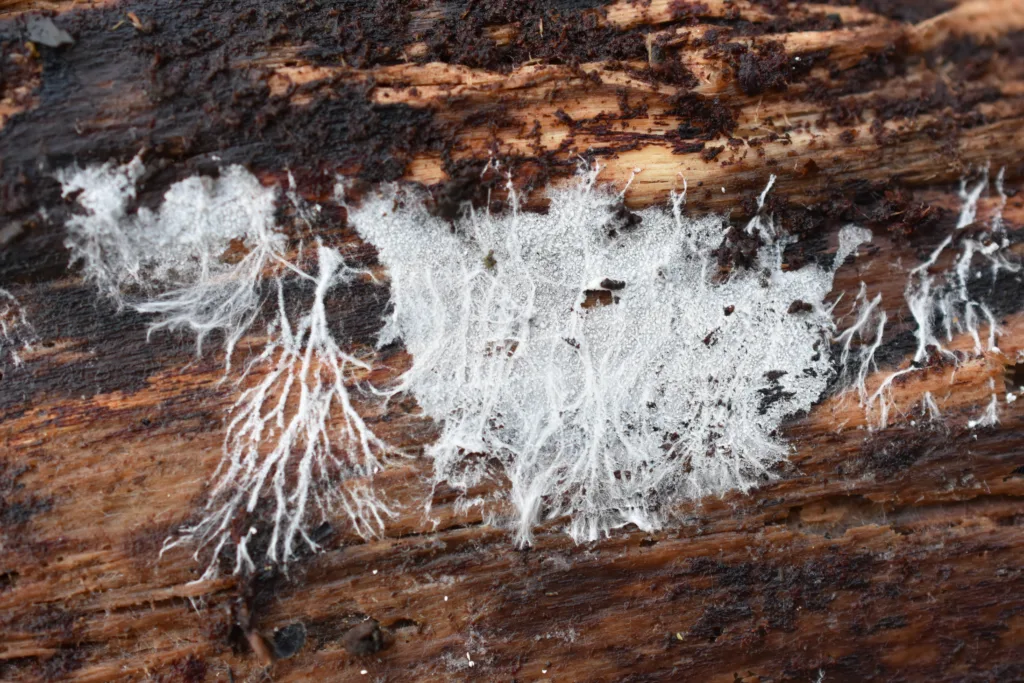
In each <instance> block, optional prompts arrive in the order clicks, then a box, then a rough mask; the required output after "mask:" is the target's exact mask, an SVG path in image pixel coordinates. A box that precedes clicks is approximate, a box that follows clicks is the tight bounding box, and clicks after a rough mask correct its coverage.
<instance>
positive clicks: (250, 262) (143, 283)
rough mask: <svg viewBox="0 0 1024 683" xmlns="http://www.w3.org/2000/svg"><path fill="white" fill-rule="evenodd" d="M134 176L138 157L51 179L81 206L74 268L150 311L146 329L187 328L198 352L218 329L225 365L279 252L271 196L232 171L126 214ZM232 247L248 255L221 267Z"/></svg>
mask: <svg viewBox="0 0 1024 683" xmlns="http://www.w3.org/2000/svg"><path fill="white" fill-rule="evenodd" d="M142 171H143V166H142V162H141V161H140V160H139V159H138V158H136V159H135V160H133V161H132V162H131V163H129V164H126V165H124V166H114V165H112V164H106V165H104V166H98V167H90V168H86V169H68V170H65V171H62V172H61V173H59V174H58V176H57V178H58V180H59V181H60V182H61V185H62V187H63V191H64V195H65V196H68V195H70V194H72V193H74V192H78V193H79V194H78V195H77V201H78V203H79V204H80V205H81V206H82V207H83V208H84V209H85V210H86V213H85V214H84V215H79V216H75V217H73V218H71V219H70V220H69V221H68V222H67V231H68V237H67V241H66V244H67V246H68V248H69V249H70V251H71V256H72V262H77V261H80V262H81V263H82V269H83V273H84V275H85V276H86V278H88V279H89V280H91V281H92V282H94V283H95V284H96V285H97V286H98V287H99V288H100V290H101V291H103V292H104V293H105V294H107V295H108V296H110V297H111V298H112V299H113V300H114V301H116V302H117V303H118V305H119V306H125V305H127V306H130V307H132V308H135V309H136V310H138V311H140V312H143V313H153V314H156V319H155V321H154V322H153V323H152V325H151V329H157V328H160V327H169V328H186V329H191V330H193V331H194V332H195V333H196V335H197V342H198V344H197V346H198V348H199V349H200V350H201V346H202V342H203V339H204V338H205V336H206V335H207V334H209V333H210V332H213V331H222V332H224V334H225V337H226V340H225V346H226V347H227V350H228V358H229V359H230V356H231V353H230V352H231V350H232V349H233V348H234V345H235V343H236V342H237V341H238V339H239V338H240V337H241V336H242V334H244V333H245V332H246V330H248V329H249V327H250V326H251V325H252V323H253V320H254V318H253V316H255V315H256V313H257V312H258V309H259V303H260V293H259V282H260V277H261V274H262V273H263V271H264V269H265V268H266V267H267V266H268V265H269V264H270V263H271V262H273V261H274V260H275V259H280V258H281V252H282V250H283V249H284V245H285V240H284V236H283V235H281V234H280V233H279V232H277V231H276V230H275V229H274V205H275V199H276V197H277V195H278V190H277V188H273V187H271V188H267V187H263V186H262V185H261V184H260V182H259V180H257V178H256V177H255V176H253V175H252V174H251V173H249V172H248V171H246V170H245V169H244V168H242V167H240V166H231V167H228V168H226V169H224V170H223V171H222V173H221V175H220V177H219V178H216V179H212V178H205V177H192V178H188V179H186V180H182V181H180V182H178V183H175V184H174V185H172V186H171V187H170V189H169V190H168V191H167V193H166V194H165V195H164V198H163V203H162V205H161V206H160V209H159V211H157V212H153V211H151V210H149V209H147V208H145V207H140V208H139V209H138V211H136V212H135V213H134V214H129V213H128V209H129V205H130V202H131V201H132V200H133V199H134V197H135V192H136V189H135V183H136V181H137V180H138V178H139V177H140V176H141V174H142ZM233 241H241V242H242V243H243V244H244V247H245V249H246V254H245V256H244V258H241V260H239V261H238V262H237V263H228V262H225V260H223V259H222V255H224V254H225V252H226V251H227V250H228V248H229V247H230V246H231V245H232V242H233Z"/></svg>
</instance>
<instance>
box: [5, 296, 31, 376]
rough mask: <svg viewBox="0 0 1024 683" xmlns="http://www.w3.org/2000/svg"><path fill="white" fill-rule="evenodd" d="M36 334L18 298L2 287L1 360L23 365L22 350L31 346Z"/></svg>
mask: <svg viewBox="0 0 1024 683" xmlns="http://www.w3.org/2000/svg"><path fill="white" fill-rule="evenodd" d="M34 338H35V334H34V332H33V330H32V325H30V324H29V322H28V318H27V317H26V316H25V309H24V308H22V306H21V303H19V302H18V299H17V298H16V297H15V296H14V295H13V294H11V293H10V292H9V291H7V290H6V289H3V288H2V287H0V362H5V361H6V360H7V359H8V358H9V359H10V361H11V362H12V363H13V364H14V365H21V362H22V361H21V354H20V353H19V352H20V351H26V350H28V349H30V348H31V346H32V340H33V339H34Z"/></svg>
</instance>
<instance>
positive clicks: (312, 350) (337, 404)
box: [58, 159, 391, 578]
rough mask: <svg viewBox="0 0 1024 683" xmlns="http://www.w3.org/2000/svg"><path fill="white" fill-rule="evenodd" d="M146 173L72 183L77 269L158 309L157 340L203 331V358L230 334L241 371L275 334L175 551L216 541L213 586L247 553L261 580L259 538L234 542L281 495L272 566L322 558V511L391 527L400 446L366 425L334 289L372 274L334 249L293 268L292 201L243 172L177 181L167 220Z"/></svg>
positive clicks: (365, 527)
mask: <svg viewBox="0 0 1024 683" xmlns="http://www.w3.org/2000/svg"><path fill="white" fill-rule="evenodd" d="M142 171H143V168H142V163H141V161H139V159H135V160H134V161H132V162H131V163H130V164H127V165H125V166H121V167H116V166H113V165H110V164H108V165H105V166H101V167H94V168H87V169H70V170H66V171H64V172H62V173H60V174H59V176H58V178H59V180H60V182H61V183H62V184H63V187H64V194H65V195H69V194H71V193H72V192H77V193H79V194H78V195H77V201H78V203H79V204H80V205H81V206H82V208H83V209H85V213H84V214H83V215H79V216H75V217H73V218H72V219H71V220H69V221H68V224H67V229H68V239H67V245H68V247H69V249H70V250H71V253H72V256H73V260H75V261H80V262H81V263H82V267H83V272H84V274H85V276H86V277H87V278H88V279H89V280H90V281H92V282H94V283H95V284H96V285H97V286H98V287H99V288H100V290H101V291H103V292H104V293H106V294H107V295H109V296H110V297H111V298H112V299H114V300H115V301H116V302H117V303H118V304H119V305H120V306H129V307H131V308H133V309H135V310H137V311H140V312H142V313H149V314H153V315H154V316H155V320H154V322H153V323H152V324H151V326H150V329H151V331H152V330H154V329H158V328H162V327H169V328H185V329H190V330H192V331H194V332H195V333H196V336H197V340H198V346H199V347H200V349H201V344H202V341H203V338H204V337H205V336H206V335H208V334H210V333H211V332H214V331H219V332H222V333H223V334H224V337H225V341H224V345H225V352H226V353H225V358H226V361H225V362H226V364H227V366H228V368H229V369H230V361H231V357H232V351H233V350H234V348H235V345H236V343H237V342H238V341H239V339H240V338H241V337H242V335H244V334H246V333H247V332H250V331H254V332H261V333H263V334H264V335H265V336H266V338H267V342H266V344H265V345H264V347H263V350H262V352H261V353H260V354H259V355H258V356H256V357H255V358H254V359H252V360H250V361H249V362H248V363H247V365H246V367H245V371H244V372H243V373H242V375H241V377H239V378H238V382H239V385H240V386H241V382H242V380H244V379H246V378H247V377H248V378H250V379H252V380H254V381H255V384H254V385H253V386H250V387H248V388H246V389H244V390H242V391H241V393H240V395H239V397H238V399H237V401H236V402H235V404H234V406H233V408H232V410H231V413H230V414H229V416H228V429H227V435H226V437H225V440H224V460H223V462H222V464H221V467H220V468H219V470H218V472H217V474H216V475H215V485H214V487H213V489H212V491H211V493H210V497H209V502H208V505H207V509H206V515H205V516H204V517H203V518H202V519H201V520H200V521H198V522H197V523H195V524H194V525H192V526H190V527H187V528H185V529H183V530H182V533H181V535H179V536H178V537H177V538H175V539H169V540H168V543H167V544H166V545H165V548H164V549H165V550H166V549H167V548H170V547H173V546H175V545H179V544H181V543H185V542H195V543H196V544H197V545H198V546H199V549H202V548H203V547H205V546H207V545H213V546H214V552H213V561H212V562H211V564H210V565H209V568H208V569H207V572H206V573H205V574H204V575H203V578H210V577H212V576H213V575H214V574H215V573H216V566H217V559H218V557H219V555H220V554H221V551H222V550H224V549H225V548H227V547H230V546H232V545H233V546H234V549H235V572H241V571H252V570H253V569H254V567H255V563H254V561H253V558H252V556H251V549H250V544H251V541H252V538H253V536H254V535H255V534H256V533H257V531H256V530H255V529H254V528H252V529H250V531H249V532H248V533H246V534H245V535H244V536H242V537H241V538H234V537H233V536H232V533H233V531H234V526H235V523H236V522H237V520H239V519H240V518H242V517H249V516H252V515H254V514H255V513H256V508H257V505H258V504H259V503H260V501H261V500H263V498H265V497H267V496H269V497H270V498H272V500H273V513H272V515H271V517H270V523H269V528H270V536H269V544H268V547H267V558H266V559H268V560H270V561H271V562H280V563H287V562H288V560H289V559H290V558H291V557H292V556H293V555H294V553H295V551H296V549H297V548H296V546H297V543H298V542H299V541H300V540H301V541H302V542H305V543H306V544H307V545H308V546H309V547H311V548H314V549H315V547H316V544H315V543H314V541H313V540H312V539H310V538H309V537H308V535H307V534H306V531H305V529H306V528H307V515H308V512H309V511H310V510H311V509H312V510H316V511H318V512H320V513H321V514H322V516H323V517H324V518H330V517H331V516H332V515H333V514H334V513H336V512H339V511H341V512H343V513H344V515H345V516H346V517H347V518H348V519H349V520H350V521H351V523H352V526H353V527H354V529H355V531H356V532H357V533H360V534H363V535H370V534H372V533H375V532H377V531H379V530H380V528H381V526H382V525H383V520H384V518H385V517H386V516H387V515H389V514H391V512H390V510H389V509H388V508H387V507H386V506H385V505H384V504H383V503H382V502H380V501H379V500H378V499H377V497H376V495H375V494H374V492H373V489H372V487H371V486H370V483H369V479H370V478H371V477H372V475H373V474H374V473H375V472H377V471H378V470H380V469H381V467H382V459H383V457H384V455H385V454H386V452H387V450H388V449H387V447H386V445H385V444H384V443H382V442H381V441H380V440H379V439H378V438H377V437H376V436H374V434H373V432H372V430H371V429H370V428H369V427H368V426H367V425H366V423H365V422H364V421H363V419H362V417H361V415H360V414H359V412H358V411H357V410H356V408H355V406H354V404H353V402H352V400H351V397H350V395H349V387H348V385H349V383H352V382H355V381H356V379H357V374H358V373H364V372H366V371H368V370H369V369H370V367H369V365H368V364H367V363H366V362H364V361H362V360H360V359H358V358H356V357H355V356H353V355H351V354H350V353H348V352H346V351H345V350H343V349H342V348H341V346H340V345H339V344H338V343H337V341H336V339H335V337H334V333H332V330H331V326H330V325H329V324H328V319H327V311H326V307H325V299H326V297H327V295H328V293H329V292H330V291H331V290H332V289H334V288H335V287H336V286H338V285H342V284H345V283H347V282H350V281H351V280H352V279H353V278H355V277H357V276H358V275H360V273H358V272H357V271H354V270H352V269H351V268H349V267H348V266H347V265H345V262H344V259H343V258H342V256H341V254H340V253H339V252H338V251H337V250H335V249H331V248H327V247H324V246H322V245H320V246H319V247H318V249H317V261H318V268H319V272H318V273H317V274H316V275H311V274H308V273H306V272H304V271H303V270H301V269H300V268H299V267H298V266H297V265H295V264H294V263H292V262H290V261H289V260H287V258H286V254H285V247H286V238H285V236H284V235H283V234H282V233H281V232H279V231H278V230H277V226H276V225H275V223H274V209H275V202H276V200H277V198H278V197H279V196H280V194H281V193H280V192H279V191H278V189H277V188H273V187H271V188H267V187H263V186H262V185H261V184H260V182H259V181H258V180H257V178H256V177H255V176H253V175H252V174H250V173H249V172H248V171H246V170H245V169H243V168H241V167H238V166H232V167H229V168H226V169H223V170H222V171H221V174H220V176H219V177H218V178H216V179H210V178H200V177H192V178H188V179H186V180H183V181H181V182H178V183H175V184H174V185H172V186H171V187H170V188H169V189H168V191H167V193H166V194H165V195H164V197H163V202H162V204H161V205H160V208H159V210H158V211H151V210H149V209H145V208H139V209H138V211H137V212H135V213H134V214H130V213H129V205H130V203H131V201H132V199H133V198H134V196H135V191H136V190H135V183H136V181H137V180H138V178H139V177H140V176H141V174H142ZM286 194H287V197H288V198H289V199H290V200H291V201H292V203H294V204H295V206H296V209H297V213H298V215H299V216H300V218H303V217H307V216H308V215H309V214H310V211H311V209H309V207H307V206H306V205H305V204H304V203H303V202H302V201H301V199H299V197H298V195H297V194H296V193H295V192H294V191H290V192H288V193H286ZM239 246H241V248H242V249H241V250H242V251H243V252H244V253H243V254H241V255H240V256H239V257H238V258H234V259H227V258H224V257H225V256H226V252H227V251H228V250H229V247H230V248H235V247H239ZM300 252H301V249H300ZM296 279H298V280H303V279H304V280H308V281H310V282H312V283H314V286H315V292H314V294H313V297H312V302H311V304H310V305H309V308H308V310H307V311H306V312H305V314H303V315H301V316H300V317H299V318H298V319H297V320H291V319H289V316H288V314H287V312H286V308H285V301H284V294H283V291H284V290H283V284H284V282H286V281H289V280H296ZM264 282H269V283H270V284H271V285H275V286H276V303H277V305H276V312H275V313H274V314H273V315H272V316H271V317H270V320H269V322H266V321H265V319H264V318H263V317H262V316H261V308H262V307H263V303H264V297H263V294H262V290H263V286H264V285H263V283H264ZM254 327H255V328H256V329H253V328H254ZM335 327H336V325H335ZM198 552H199V551H198V550H197V555H198Z"/></svg>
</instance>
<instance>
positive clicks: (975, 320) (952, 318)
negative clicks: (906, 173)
mask: <svg viewBox="0 0 1024 683" xmlns="http://www.w3.org/2000/svg"><path fill="white" fill-rule="evenodd" d="M988 184H989V179H988V172H987V171H986V172H985V173H984V175H983V177H982V178H981V180H979V181H978V182H977V183H976V184H975V185H974V187H972V188H970V189H968V188H967V183H966V181H964V182H962V183H961V189H960V197H961V201H962V205H961V208H960V215H959V217H958V219H957V224H956V228H957V230H958V231H959V230H961V229H963V228H965V227H967V226H969V225H971V224H972V223H974V222H975V220H976V218H977V212H978V209H977V204H978V200H979V199H980V198H981V195H982V193H983V192H984V190H985V189H986V188H987V187H988ZM995 185H996V191H997V192H998V194H999V196H1000V204H999V205H998V206H997V207H996V210H995V212H994V213H993V216H992V217H991V219H990V221H989V228H990V231H989V232H986V233H983V234H981V235H980V236H979V237H978V238H973V237H971V238H965V239H962V240H960V243H961V245H962V250H961V252H960V254H959V255H958V256H957V258H956V260H955V262H954V265H953V268H952V269H951V270H949V271H948V272H945V273H943V274H942V275H941V276H940V277H938V278H937V277H936V276H935V275H933V274H932V273H931V269H932V268H933V267H934V266H935V264H936V263H937V262H938V260H939V258H940V257H941V256H942V254H943V253H944V252H945V250H946V249H947V248H949V246H950V245H951V244H952V242H953V237H954V235H952V234H951V235H947V236H946V238H945V239H944V240H943V241H942V243H940V244H939V246H938V247H936V249H935V250H934V251H933V252H932V253H931V255H930V256H929V257H928V259H927V260H925V261H924V262H923V263H921V264H920V265H918V266H917V267H916V268H914V269H913V270H911V271H910V277H909V278H908V281H907V287H906V290H905V292H904V296H905V298H906V301H907V307H908V308H909V309H910V313H911V315H912V316H913V318H914V322H915V323H916V330H915V334H916V336H917V351H916V352H915V353H914V361H915V362H918V363H920V362H921V361H923V360H925V358H927V356H928V349H929V347H934V348H935V349H936V350H938V351H941V352H943V353H947V354H948V353H949V352H948V351H947V350H946V349H945V348H944V346H943V338H944V339H945V340H946V341H947V342H948V341H951V340H952V339H953V336H954V334H969V335H970V336H971V338H972V339H973V340H974V352H975V353H976V354H981V353H983V352H985V351H996V352H998V351H999V349H998V347H997V345H996V335H997V333H998V330H999V326H998V324H997V322H996V319H995V316H994V315H993V314H992V311H991V310H990V309H989V308H988V306H986V305H985V304H984V303H982V302H980V301H977V300H975V299H973V298H972V297H971V295H970V293H969V291H968V283H969V281H970V279H971V278H972V276H973V277H978V275H977V274H976V273H974V271H973V265H972V264H973V263H974V261H975V260H976V258H978V257H980V258H982V259H984V260H986V261H988V265H989V267H990V272H991V276H992V278H993V279H994V278H995V276H996V275H997V274H998V273H999V271H1001V270H1006V271H1009V272H1017V271H1019V270H1020V265H1019V264H1018V263H1015V262H1014V261H1011V260H1009V259H1008V258H1007V256H1006V254H1005V251H1004V250H1005V248H1006V247H1007V246H1008V241H1007V240H1006V236H1005V233H1004V230H1005V228H1004V225H1003V219H1002V210H1003V207H1004V206H1005V204H1006V194H1005V191H1004V189H1003V171H1002V170H1000V171H999V174H998V176H997V177H996V183H995ZM940 321H941V324H940ZM986 326H987V328H988V330H987V332H988V333H987V335H986V337H985V339H984V340H983V339H982V336H981V330H982V329H983V328H984V327H986Z"/></svg>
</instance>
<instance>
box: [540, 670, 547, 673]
mask: <svg viewBox="0 0 1024 683" xmlns="http://www.w3.org/2000/svg"><path fill="white" fill-rule="evenodd" d="M540 672H541V673H542V674H546V673H547V672H548V670H547V669H541V670H540Z"/></svg>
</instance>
